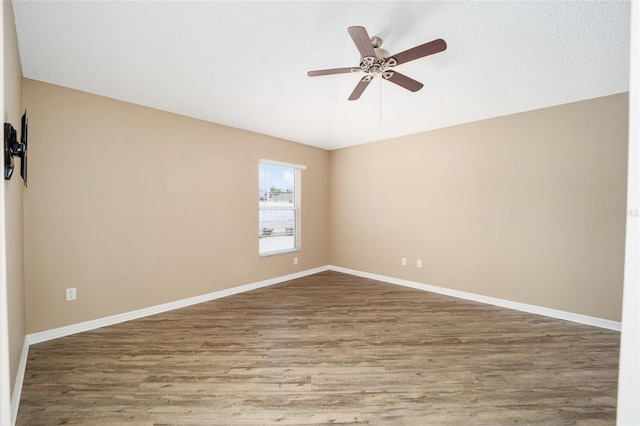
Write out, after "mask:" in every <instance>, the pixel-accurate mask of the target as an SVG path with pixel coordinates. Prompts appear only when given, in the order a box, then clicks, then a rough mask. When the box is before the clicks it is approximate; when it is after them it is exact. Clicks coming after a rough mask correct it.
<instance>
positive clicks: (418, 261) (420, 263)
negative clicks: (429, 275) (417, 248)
mask: <svg viewBox="0 0 640 426" xmlns="http://www.w3.org/2000/svg"><path fill="white" fill-rule="evenodd" d="M416 266H417V267H418V268H422V259H418V260H417V261H416Z"/></svg>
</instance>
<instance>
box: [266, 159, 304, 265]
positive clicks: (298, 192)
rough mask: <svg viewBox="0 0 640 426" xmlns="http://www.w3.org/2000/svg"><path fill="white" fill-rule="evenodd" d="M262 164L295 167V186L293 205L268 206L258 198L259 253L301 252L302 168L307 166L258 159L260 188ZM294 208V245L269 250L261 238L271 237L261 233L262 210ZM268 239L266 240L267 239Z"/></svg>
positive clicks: (269, 254) (267, 255)
mask: <svg viewBox="0 0 640 426" xmlns="http://www.w3.org/2000/svg"><path fill="white" fill-rule="evenodd" d="M261 164H267V165H272V166H280V167H288V168H291V169H293V172H294V188H293V206H291V205H286V206H285V205H283V206H281V207H280V206H273V205H272V206H266V205H265V204H263V203H262V201H261V200H260V198H259V200H258V255H259V256H260V257H269V256H276V255H279V254H285V253H294V252H299V251H300V247H301V241H302V238H301V235H302V214H301V212H302V170H306V169H307V167H306V166H304V165H300V164H292V163H285V162H282V161H274V160H265V159H260V160H258V189H259V190H260V189H261V188H260V184H261V183H262V182H260V173H259V171H260V165H261ZM263 189H268V188H263ZM280 209H281V210H294V223H295V224H294V235H293V247H287V248H284V249H277V248H275V249H271V250H267V248H268V247H267V246H264V247H263V245H262V244H261V239H266V238H269V237H267V236H265V235H263V234H261V228H260V227H261V225H262V222H260V216H261V214H260V212H261V211H267V210H269V211H271V210H280ZM265 241H266V240H265Z"/></svg>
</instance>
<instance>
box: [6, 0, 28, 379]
mask: <svg viewBox="0 0 640 426" xmlns="http://www.w3.org/2000/svg"><path fill="white" fill-rule="evenodd" d="M2 10H3V36H4V47H3V51H4V117H3V119H4V122H8V123H11V124H12V125H13V127H15V128H16V130H17V131H18V138H20V137H21V132H20V122H21V121H20V120H21V117H22V112H23V109H22V68H21V66H20V57H19V56H18V42H17V38H16V29H15V24H14V21H13V8H12V7H11V2H3V8H2ZM20 161H21V160H20V159H18V158H15V159H14V164H15V166H16V168H15V171H14V173H13V177H12V178H11V180H9V181H7V180H4V179H3V185H4V196H5V200H4V202H5V212H4V213H5V226H6V229H5V238H6V242H5V243H6V258H7V270H6V276H7V315H8V329H9V362H10V375H11V384H10V386H11V390H12V391H13V386H14V383H15V380H16V373H17V371H18V364H19V361H20V356H21V353H22V346H23V343H24V337H25V310H24V306H25V302H24V268H23V265H24V263H23V239H22V198H23V192H24V186H23V183H22V179H21V178H20ZM2 167H3V169H4V162H3V166H2ZM3 173H4V172H3ZM3 272H4V271H3Z"/></svg>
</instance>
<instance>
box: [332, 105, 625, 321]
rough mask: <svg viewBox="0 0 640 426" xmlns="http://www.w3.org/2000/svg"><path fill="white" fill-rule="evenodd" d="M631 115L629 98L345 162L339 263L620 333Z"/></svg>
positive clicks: (348, 152) (426, 139)
mask: <svg viewBox="0 0 640 426" xmlns="http://www.w3.org/2000/svg"><path fill="white" fill-rule="evenodd" d="M627 112H628V95H627V94H621V95H614V96H608V97H604V98H599V99H594V100H588V101H583V102H578V103H573V104H568V105H562V106H557V107H552V108H547V109H542V110H537V111H531V112H526V113H522V114H516V115H511V116H505V117H500V118H496V119H491V120H485V121H481V122H476V123H469V124H464V125H460V126H455V127H451V128H446V129H441V130H436V131H432V132H427V133H421V134H416V135H412V136H406V137H401V138H397V139H392V140H387V141H382V142H378V143H371V144H366V145H361V146H356V147H350V148H345V149H340V150H336V151H332V152H331V153H330V154H331V155H330V158H331V185H330V191H331V211H330V227H331V238H330V253H331V263H332V264H334V265H337V266H342V267H346V268H351V269H355V270H360V271H366V272H371V273H376V274H381V275H386V276H391V277H396V278H401V279H407V280H412V281H417V282H420V283H425V284H431V285H435V286H441V287H446V288H450V289H455V290H460V291H465V292H471V293H476V294H480V295H485V296H491V297H496V298H501V299H506V300H510V301H516V302H521V303H527V304H532V305H538V306H543V307H548V308H553V309H559V310H563V311H569V312H574V313H578V314H583V315H590V316H595V317H599V318H604V319H609V320H614V321H620V318H621V304H622V279H623V260H624V232H625V217H626V214H625V205H626V169H627V163H626V159H627V157H626V154H627V124H628V115H627ZM402 257H406V258H408V262H409V264H408V266H401V258H402ZM418 258H420V259H422V260H423V262H424V267H423V268H421V269H419V268H417V267H416V259H418Z"/></svg>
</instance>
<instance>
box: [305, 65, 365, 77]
mask: <svg viewBox="0 0 640 426" xmlns="http://www.w3.org/2000/svg"><path fill="white" fill-rule="evenodd" d="M357 71H362V70H361V69H360V68H354V67H349V68H332V69H328V70H317V71H309V72H308V73H307V75H308V76H309V77H318V76H321V75H331V74H348V73H352V72H357Z"/></svg>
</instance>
